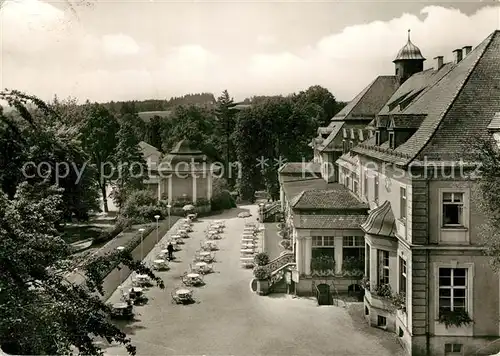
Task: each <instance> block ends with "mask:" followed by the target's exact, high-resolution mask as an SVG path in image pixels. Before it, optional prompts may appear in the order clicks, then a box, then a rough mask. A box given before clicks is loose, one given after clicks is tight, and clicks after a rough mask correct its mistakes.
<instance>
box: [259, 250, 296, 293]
mask: <svg viewBox="0 0 500 356" xmlns="http://www.w3.org/2000/svg"><path fill="white" fill-rule="evenodd" d="M295 267H296V263H295V254H294V253H292V252H288V253H284V254H282V255H280V256H278V257H276V258H275V259H274V260H272V261H270V262H269V263H268V264H267V265H266V266H265V268H266V269H267V270H268V271H269V273H270V275H271V278H270V280H269V289H271V288H272V287H273V286H276V288H278V287H279V285H278V283H279V282H280V281H282V280H283V278H284V276H285V272H286V270H287V268H295Z"/></svg>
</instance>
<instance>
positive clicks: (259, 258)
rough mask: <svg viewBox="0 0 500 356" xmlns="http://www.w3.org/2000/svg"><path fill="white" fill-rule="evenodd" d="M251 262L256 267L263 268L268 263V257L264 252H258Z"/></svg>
mask: <svg viewBox="0 0 500 356" xmlns="http://www.w3.org/2000/svg"><path fill="white" fill-rule="evenodd" d="M253 260H254V262H255V264H256V265H257V266H265V265H267V264H268V263H269V255H268V254H267V253H265V252H260V253H258V254H256V255H255V257H254V259H253Z"/></svg>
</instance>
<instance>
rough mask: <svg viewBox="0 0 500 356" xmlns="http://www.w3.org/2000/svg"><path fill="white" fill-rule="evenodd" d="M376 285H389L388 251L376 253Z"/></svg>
mask: <svg viewBox="0 0 500 356" xmlns="http://www.w3.org/2000/svg"><path fill="white" fill-rule="evenodd" d="M378 284H379V285H380V286H382V285H384V284H389V251H384V250H379V251H378Z"/></svg>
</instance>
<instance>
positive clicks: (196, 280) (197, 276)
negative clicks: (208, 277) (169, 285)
mask: <svg viewBox="0 0 500 356" xmlns="http://www.w3.org/2000/svg"><path fill="white" fill-rule="evenodd" d="M181 279H182V283H184V285H185V286H188V287H199V286H202V285H204V284H205V283H204V281H203V274H201V273H193V272H184V274H183V275H182V277H181Z"/></svg>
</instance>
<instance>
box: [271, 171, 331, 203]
mask: <svg viewBox="0 0 500 356" xmlns="http://www.w3.org/2000/svg"><path fill="white" fill-rule="evenodd" d="M288 178H289V177H286V178H285V177H284V176H282V175H281V174H280V181H281V186H282V187H283V191H284V192H285V196H286V197H287V198H288V199H289V200H291V199H292V198H293V197H295V196H297V195H298V194H300V193H301V192H302V191H304V190H306V189H328V188H329V187H331V186H334V185H336V183H327V182H326V181H325V180H324V179H323V178H306V179H288Z"/></svg>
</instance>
